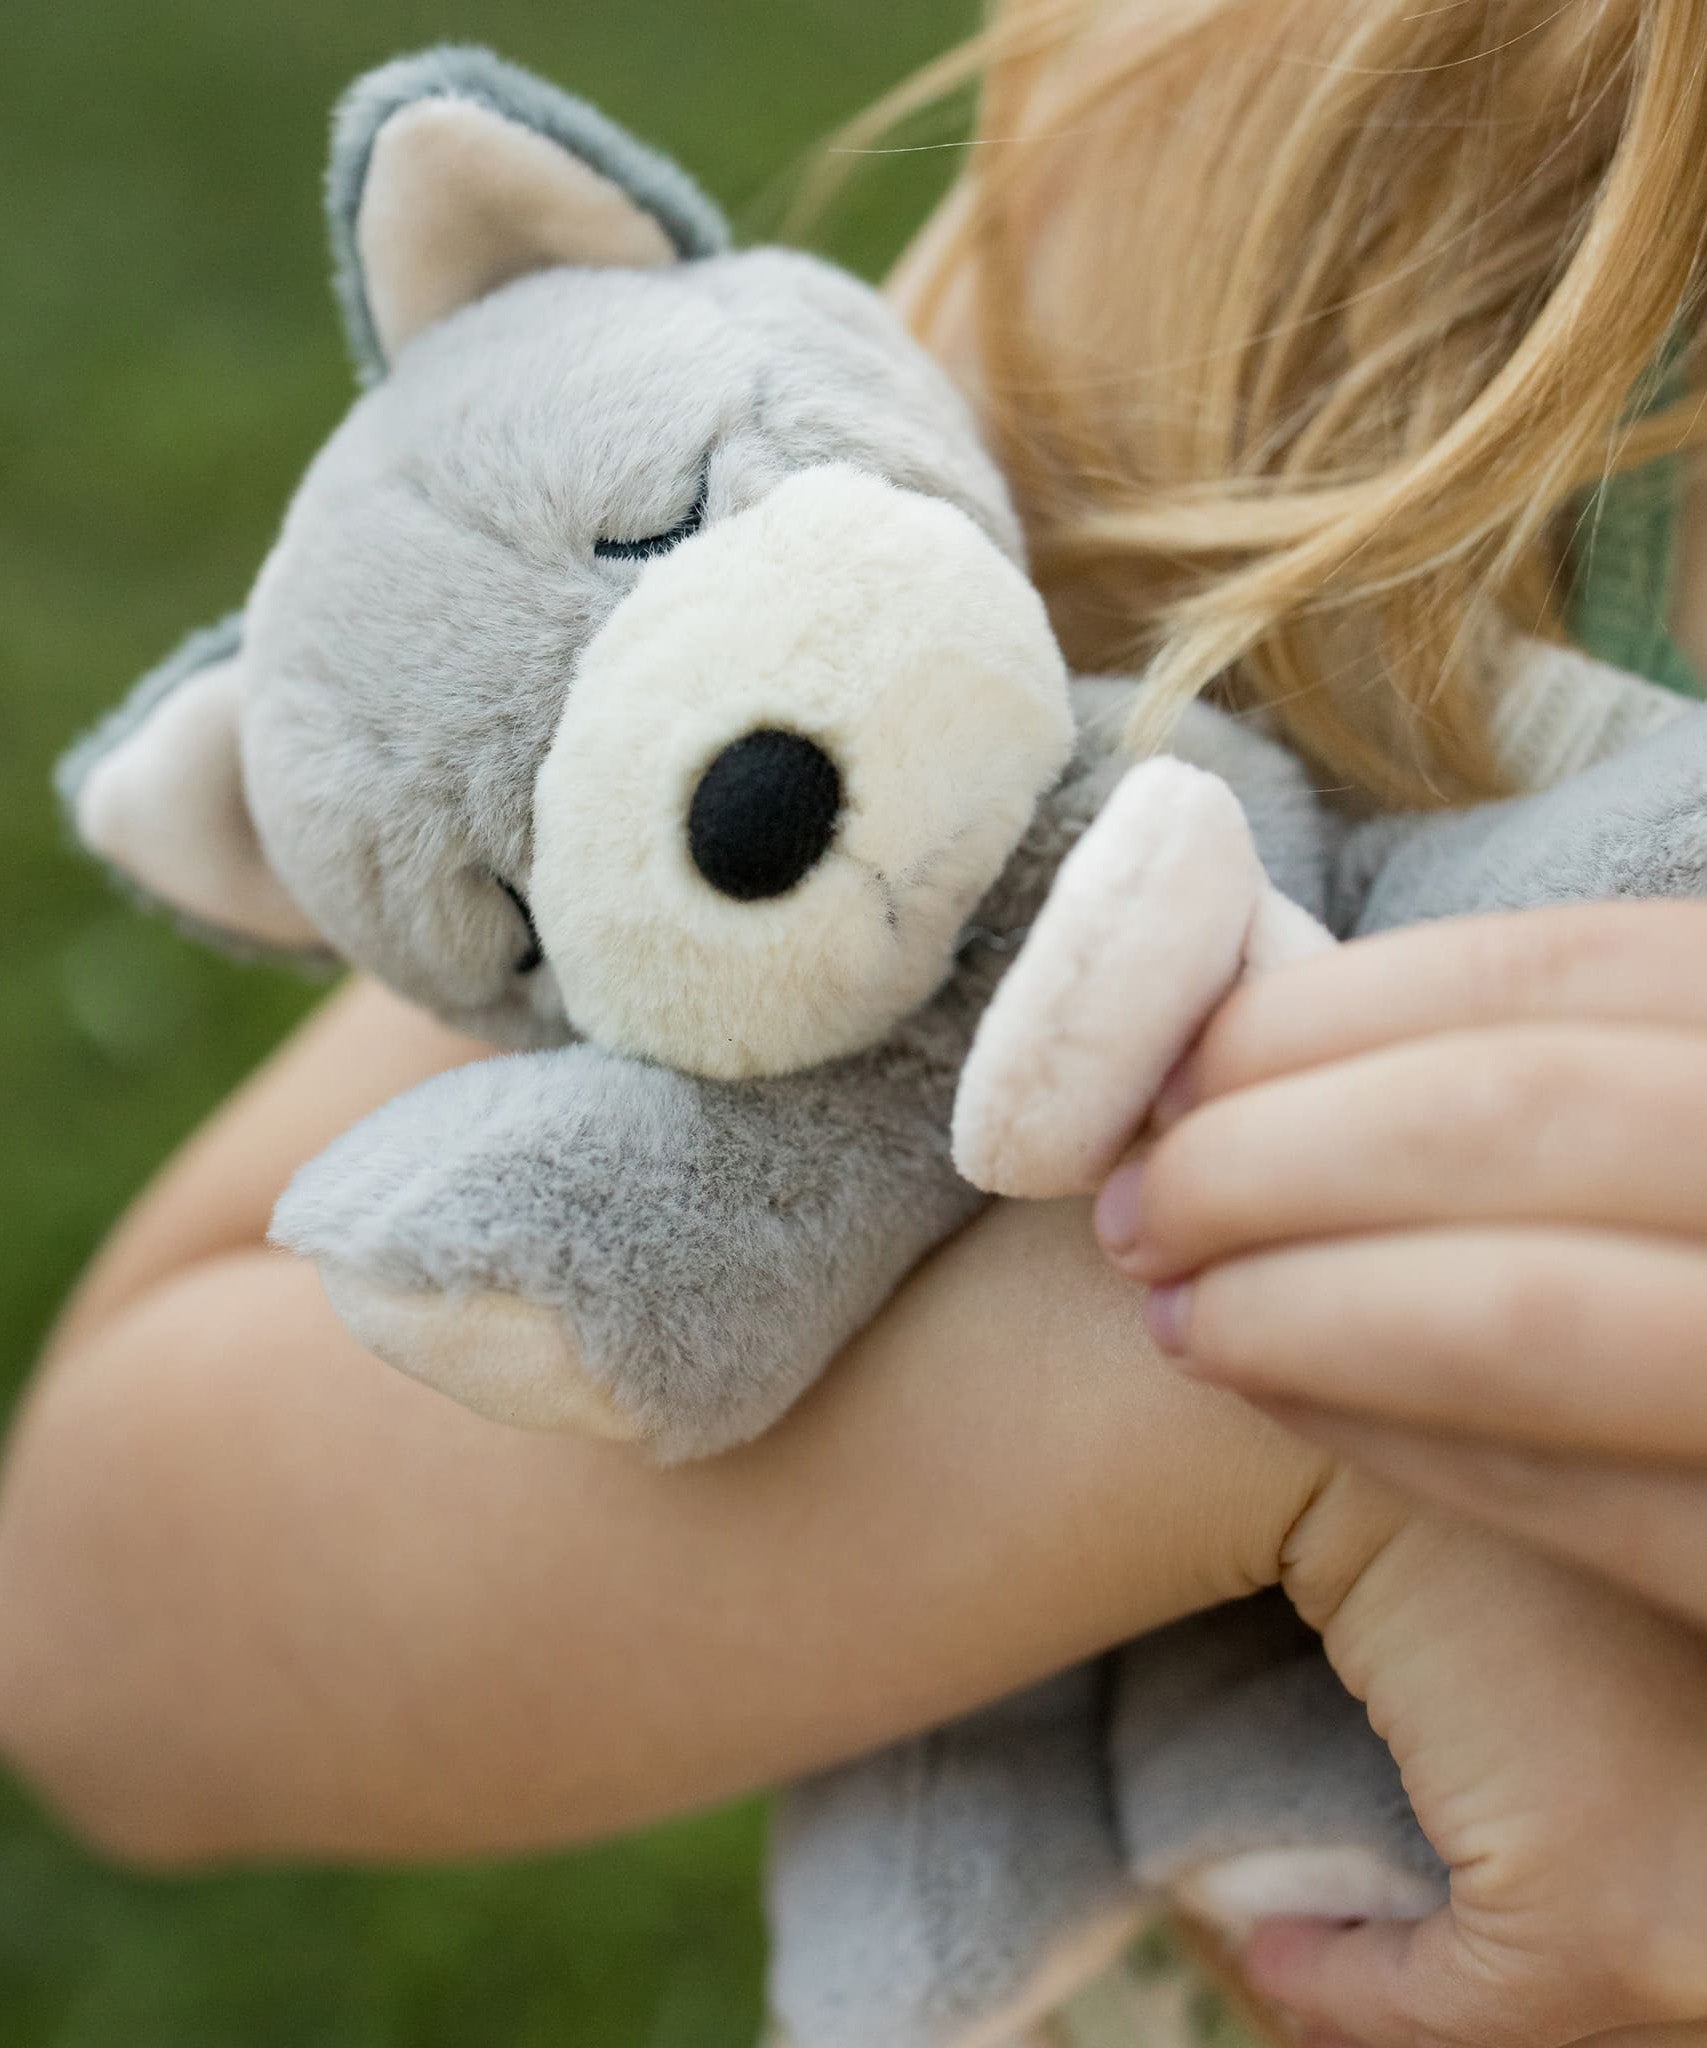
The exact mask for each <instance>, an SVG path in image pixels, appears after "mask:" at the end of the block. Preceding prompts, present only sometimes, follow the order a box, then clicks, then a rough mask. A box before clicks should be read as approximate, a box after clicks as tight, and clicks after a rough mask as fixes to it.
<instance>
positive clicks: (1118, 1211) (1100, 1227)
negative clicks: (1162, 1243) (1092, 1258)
mask: <svg viewBox="0 0 1707 2048" xmlns="http://www.w3.org/2000/svg"><path fill="white" fill-rule="evenodd" d="M1143 1198H1144V1163H1143V1161H1142V1160H1139V1159H1129V1160H1127V1162H1126V1164H1125V1165H1124V1166H1117V1167H1116V1168H1115V1169H1114V1171H1113V1172H1112V1173H1111V1174H1110V1175H1109V1177H1108V1179H1107V1180H1105V1181H1104V1182H1103V1184H1102V1193H1101V1194H1100V1195H1098V1196H1097V1201H1096V1208H1095V1209H1094V1211H1093V1212H1092V1221H1093V1223H1094V1224H1095V1227H1096V1234H1097V1238H1098V1240H1099V1241H1100V1243H1101V1245H1102V1248H1103V1250H1104V1251H1105V1252H1107V1253H1108V1254H1109V1256H1110V1257H1111V1258H1119V1257H1121V1256H1122V1255H1123V1254H1125V1253H1128V1252H1130V1251H1132V1250H1133V1249H1134V1247H1135V1246H1136V1245H1137V1243H1138V1232H1139V1230H1140V1228H1141V1227H1142V1224H1143V1217H1144V1208H1143Z"/></svg>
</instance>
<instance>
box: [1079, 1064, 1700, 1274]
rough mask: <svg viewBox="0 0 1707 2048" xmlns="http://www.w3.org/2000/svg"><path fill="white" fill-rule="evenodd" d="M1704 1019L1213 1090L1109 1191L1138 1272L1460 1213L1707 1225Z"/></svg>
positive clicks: (1113, 1231) (1674, 1227) (1474, 1219)
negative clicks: (1699, 1026) (1689, 1025)
mask: <svg viewBox="0 0 1707 2048" xmlns="http://www.w3.org/2000/svg"><path fill="white" fill-rule="evenodd" d="M1704 1159H1707V1033H1686V1032H1682V1031H1677V1030H1655V1029H1651V1028H1636V1027H1630V1026H1611V1027H1608V1026H1593V1025H1580V1024H1542V1025H1535V1024H1526V1025H1517V1026H1504V1027H1498V1028H1494V1029H1484V1030H1478V1031H1456V1032H1449V1033H1445V1034H1441V1035H1438V1036H1435V1037H1430V1038H1423V1039H1411V1040H1407V1041H1406V1042H1404V1043H1402V1044H1399V1045H1392V1046H1383V1047H1379V1048H1377V1049H1376V1050H1374V1051H1371V1052H1367V1053H1362V1054H1359V1055H1357V1056H1355V1057H1353V1058H1351V1059H1348V1060H1343V1061H1338V1062H1336V1063H1335V1064H1333V1065H1332V1066H1326V1067H1318V1068H1314V1069H1311V1070H1308V1071H1306V1072H1303V1073H1298V1074H1288V1075H1283V1076H1281V1077H1280V1078H1278V1079H1276V1080H1272V1081H1266V1082H1263V1083H1261V1084H1260V1085H1258V1086H1255V1087H1252V1088H1247V1089H1244V1090H1241V1091H1240V1092H1239V1093H1237V1094H1235V1095H1230V1096H1226V1097H1223V1098H1222V1099H1220V1100H1218V1101H1215V1102H1211V1103H1209V1104H1207V1105H1206V1106H1205V1107H1204V1108H1202V1109H1200V1110H1198V1111H1197V1112H1196V1113H1195V1114H1194V1115H1192V1116H1189V1117H1187V1118H1186V1119H1185V1121H1184V1122H1183V1123H1181V1124H1179V1125H1177V1126H1176V1127H1175V1128H1174V1129H1173V1130H1172V1131H1170V1132H1169V1133H1168V1135H1167V1136H1166V1137H1165V1138H1163V1139H1162V1140H1161V1141H1160V1143H1159V1144H1158V1145H1157V1146H1156V1147H1155V1149H1154V1150H1153V1151H1152V1152H1151V1153H1150V1155H1149V1157H1148V1159H1147V1160H1145V1161H1143V1162H1142V1163H1137V1162H1134V1163H1133V1164H1130V1165H1128V1166H1127V1167H1125V1168H1123V1169H1122V1170H1121V1174H1120V1176H1119V1177H1118V1178H1117V1180H1116V1181H1115V1182H1113V1183H1112V1184H1111V1190H1110V1192H1109V1193H1108V1194H1107V1195H1106V1196H1105V1198H1104V1199H1103V1200H1102V1201H1101V1202H1099V1204H1098V1207H1097V1227H1098V1231H1099V1234H1100V1235H1101V1237H1102V1240H1103V1245H1104V1249H1105V1250H1107V1251H1108V1252H1109V1254H1110V1256H1111V1257H1113V1258H1114V1259H1115V1261H1116V1263H1117V1264H1119V1265H1120V1266H1121V1267H1122V1268H1123V1269H1124V1270H1125V1271H1127V1272H1129V1273H1131V1274H1132V1275H1133V1276H1134V1277H1135V1278H1137V1279H1145V1280H1157V1279H1163V1278H1169V1277H1173V1276H1176V1275H1180V1274H1184V1273H1190V1272H1194V1271H1196V1270H1197V1269H1198V1268H1199V1267H1202V1266H1205V1265H1209V1264H1212V1263H1214V1262H1216V1261H1218V1260H1221V1259H1224V1258H1228V1257H1231V1256H1233V1255H1235V1254H1238V1253H1242V1252H1246V1251H1251V1250H1255V1249H1258V1248H1260V1247H1262V1246H1264V1245H1271V1244H1284V1243H1287V1242H1291V1241H1296V1240H1300V1239H1310V1238H1319V1237H1333V1236H1340V1235H1344V1234H1347V1233H1351V1232H1357V1231H1369V1230H1395V1229H1402V1228H1407V1227H1412V1226H1422V1225H1428V1224H1435V1223H1440V1224H1445V1223H1478V1222H1501V1223H1505V1222H1521V1223H1563V1224H1588V1225H1593V1226H1599V1227H1603V1228H1607V1229H1621V1230H1638V1231H1639V1230H1651V1231H1654V1232H1656V1233H1663V1234H1667V1235H1672V1234H1683V1233H1689V1232H1696V1233H1699V1234H1701V1235H1702V1236H1704V1237H1707V1170H1704V1168H1703V1164H1702V1162H1703V1160H1704Z"/></svg>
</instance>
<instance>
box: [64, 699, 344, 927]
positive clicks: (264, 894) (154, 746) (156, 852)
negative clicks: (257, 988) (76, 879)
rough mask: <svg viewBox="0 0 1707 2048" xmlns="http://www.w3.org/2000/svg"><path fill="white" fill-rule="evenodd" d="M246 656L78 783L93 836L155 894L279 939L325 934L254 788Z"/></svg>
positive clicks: (207, 919) (173, 703) (84, 823)
mask: <svg viewBox="0 0 1707 2048" xmlns="http://www.w3.org/2000/svg"><path fill="white" fill-rule="evenodd" d="M242 699H243V676H242V667H241V663H240V661H239V660H238V659H237V658H233V659H231V660H229V661H222V662H218V663H216V664H214V666H212V667H211V668H207V669H204V670H203V671H202V672H201V674H199V675H196V676H192V677H191V678H190V680H189V681H188V682H186V683H184V684H182V685H180V687H179V688H178V689H176V690H174V691H173V692H172V694H171V695H170V696H169V697H168V698H167V699H166V700H165V702H163V703H162V704H161V705H160V707H159V708H158V710H156V712H155V713H154V715H153V716H152V717H151V718H148V719H145V720H144V721H143V722H142V724H141V725H139V726H138V727H137V728H136V730H135V731H134V732H132V733H130V734H129V735H128V737H126V738H125V739H123V740H121V741H120V742H119V744H118V745H117V746H115V747H114V748H113V749H112V750H111V751H110V752H109V753H107V754H105V755H103V756H102V757H101V759H100V760H98V761H97V762H96V763H95V765H94V766H93V768H91V770H90V771H89V774H88V776H87V777H86V778H85V780H84V782H83V785H82V787H81V788H80V789H79V790H78V792H77V803H76V826H77V832H78V836H79V837H80V838H81V839H82V841H83V843H84V844H85V845H86V846H87V847H89V848H90V849H91V851H93V852H94V853H96V854H98V855H99V856H100V858H101V859H102V860H104V861H106V862H108V863H109V864H110V865H111V866H112V867H114V868H116V869H118V870H119V871H120V872H121V873H123V874H126V875H129V876H131V877H132V878H133V879H134V880H135V881H136V882H137V884H138V885H139V886H140V887H141V888H143V889H145V890H147V892H148V893H149V895H151V896H156V897H158V898H159V899H160V900H161V901H162V902H163V903H170V904H172V905H173V906H174V907H175V908H177V909H179V910H181V911H183V912H184V913H186V914H187V915H188V916H190V917H193V918H195V919H197V920H198V921H199V922H201V923H203V924H206V925H210V926H213V927H214V928H215V929H217V930H219V931H222V932H230V933H232V934H233V935H234V936H237V937H242V938H247V939H254V940H258V941H259V942H261V943H262V944H265V945H270V946H286V947H298V946H312V945H314V944H315V943H316V942H317V939H318V936H319V935H318V933H317V932H316V931H315V929H314V927H313V926H312V925H311V924H310V923H309V922H308V920H307V918H306V917H304V916H303V914H302V912H301V911H300V910H299V909H298V908H297V906H296V904H295V903H293V902H292V900H291V898H290V896H289V895H288V894H287V893H286V890H285V887H284V884H283V883H282V882H280V881H279V879H278V877H277V876H276V875H275V874H274V873H273V871H272V868H271V866H270V865H269V864H268V861H267V857H266V855H265V854H264V853H263V852H262V850H261V842H260V840H259V838H258V837H257V836H256V832H255V822H254V820H253V818H251V816H250V815H249V806H248V803H247V801H246V799H245V797H244V794H243V769H242V761H241V757H240V753H239V746H238V714H239V711H240V708H241V705H242Z"/></svg>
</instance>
